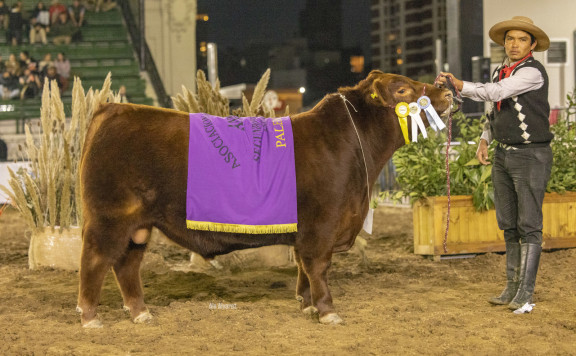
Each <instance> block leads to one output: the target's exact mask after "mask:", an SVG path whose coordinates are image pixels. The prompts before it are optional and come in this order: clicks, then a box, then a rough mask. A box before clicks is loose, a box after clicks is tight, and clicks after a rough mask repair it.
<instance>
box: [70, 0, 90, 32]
mask: <svg viewBox="0 0 576 356" xmlns="http://www.w3.org/2000/svg"><path fill="white" fill-rule="evenodd" d="M85 12H86V8H85V7H84V5H82V3H81V2H80V0H74V1H72V5H70V6H69V7H68V15H70V20H71V21H72V23H73V24H74V26H76V27H82V26H83V25H84V13H85Z"/></svg>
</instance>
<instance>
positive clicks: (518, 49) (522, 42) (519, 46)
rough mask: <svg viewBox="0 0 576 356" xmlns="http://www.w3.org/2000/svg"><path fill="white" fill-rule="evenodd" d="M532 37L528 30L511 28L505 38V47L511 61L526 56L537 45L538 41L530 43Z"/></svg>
mask: <svg viewBox="0 0 576 356" xmlns="http://www.w3.org/2000/svg"><path fill="white" fill-rule="evenodd" d="M530 42H531V38H530V34H529V33H528V32H524V31H521V30H510V31H508V32H507V33H506V38H505V39H504V49H505V50H506V55H507V56H508V58H510V61H512V62H516V61H519V60H521V59H522V58H524V57H526V56H527V55H528V53H530V51H531V50H533V49H534V47H536V44H537V42H536V41H534V43H532V44H531V43H530Z"/></svg>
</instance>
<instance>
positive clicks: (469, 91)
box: [460, 60, 544, 143]
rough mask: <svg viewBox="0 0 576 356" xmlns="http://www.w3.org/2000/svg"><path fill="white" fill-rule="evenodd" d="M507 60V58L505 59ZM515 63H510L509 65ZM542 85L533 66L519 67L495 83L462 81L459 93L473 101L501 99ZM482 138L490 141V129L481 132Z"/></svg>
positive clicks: (538, 73)
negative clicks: (512, 73)
mask: <svg viewBox="0 0 576 356" xmlns="http://www.w3.org/2000/svg"><path fill="white" fill-rule="evenodd" d="M507 61H508V60H507ZM514 64H515V63H511V64H510V66H512V65H514ZM542 85H544V78H543V77H542V74H541V73H540V71H539V70H538V69H536V68H533V67H524V68H523V67H520V68H518V69H517V70H516V72H515V73H514V75H511V76H510V77H508V78H504V79H502V80H501V81H499V82H496V83H485V84H484V83H472V82H463V86H462V90H461V92H460V93H461V94H462V96H464V97H467V98H470V99H472V100H474V101H490V102H496V101H502V100H504V99H508V98H511V97H513V96H517V95H520V94H524V93H527V92H529V91H532V90H538V89H540V88H541V87H542ZM481 138H482V139H485V140H486V141H487V142H488V143H490V142H491V141H492V134H491V132H490V129H486V130H484V132H482V136H481Z"/></svg>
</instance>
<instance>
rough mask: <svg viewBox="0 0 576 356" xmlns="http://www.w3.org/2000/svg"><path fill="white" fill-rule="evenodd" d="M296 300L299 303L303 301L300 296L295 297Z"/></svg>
mask: <svg viewBox="0 0 576 356" xmlns="http://www.w3.org/2000/svg"><path fill="white" fill-rule="evenodd" d="M296 300H297V301H299V302H300V303H302V302H303V301H304V297H303V296H301V295H297V296H296Z"/></svg>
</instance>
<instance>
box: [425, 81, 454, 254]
mask: <svg viewBox="0 0 576 356" xmlns="http://www.w3.org/2000/svg"><path fill="white" fill-rule="evenodd" d="M438 78H440V75H438V76H437V77H436V80H434V85H436V83H437V82H438ZM447 78H448V80H447V83H448V82H449V84H450V85H451V86H452V88H454V93H455V94H456V96H455V97H454V100H456V101H458V110H456V111H454V112H452V110H450V115H449V116H448V125H447V126H448V138H447V143H446V195H447V197H448V209H447V210H446V231H445V232H444V241H443V242H442V247H443V248H444V253H447V252H448V246H447V243H448V231H449V229H450V143H451V142H452V115H453V114H454V113H456V112H458V111H459V110H460V109H461V108H462V99H461V95H460V91H458V88H456V86H455V85H454V81H453V80H452V77H447ZM424 89H426V86H424Z"/></svg>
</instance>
